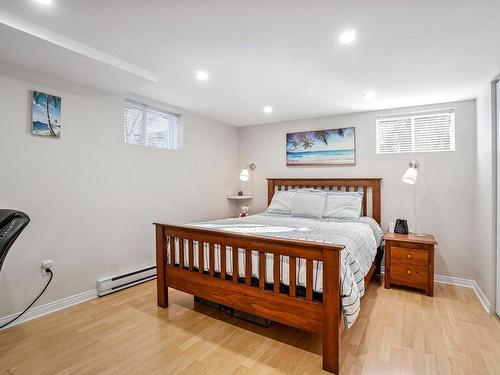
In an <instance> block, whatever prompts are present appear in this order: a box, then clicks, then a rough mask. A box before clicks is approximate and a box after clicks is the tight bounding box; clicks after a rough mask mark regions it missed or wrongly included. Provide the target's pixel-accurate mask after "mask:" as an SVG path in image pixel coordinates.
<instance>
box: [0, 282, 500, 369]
mask: <svg viewBox="0 0 500 375" xmlns="http://www.w3.org/2000/svg"><path fill="white" fill-rule="evenodd" d="M170 298H171V305H170V307H169V308H168V309H166V310H163V309H159V308H157V307H156V300H155V284H154V282H149V283H146V284H143V285H141V286H138V287H135V288H132V289H129V290H126V291H122V292H119V293H116V294H114V295H110V296H107V297H104V298H99V299H96V300H93V301H89V302H86V303H82V304H80V305H77V306H74V307H71V308H68V309H66V310H63V311H60V312H57V313H54V314H51V315H48V316H46V317H42V318H39V319H36V320H33V321H31V322H27V323H24V324H21V325H19V326H16V327H12V328H9V329H6V330H4V331H0V373H6V374H30V375H31V374H56V373H57V374H71V373H77V374H97V373H103V374H112V373H115V374H126V373H134V374H150V373H157V374H174V373H183V374H198V373H199V374H202V373H203V374H228V373H238V374H272V373H276V374H305V373H309V374H313V373H319V372H321V338H320V336H317V335H311V334H308V333H304V332H301V331H299V330H296V329H293V328H289V327H286V326H282V325H279V324H273V325H272V326H271V327H270V328H263V327H259V326H255V325H253V324H251V323H247V322H243V321H241V320H237V319H234V318H231V317H229V316H227V315H225V314H223V313H220V312H217V311H215V310H212V309H211V308H209V307H206V306H204V305H199V304H196V306H195V307H193V298H192V297H191V296H189V295H186V294H184V293H180V292H176V291H172V292H171V294H170ZM361 306H362V307H361V316H360V317H359V319H358V321H357V322H356V324H355V325H354V326H353V327H352V328H351V329H350V330H348V331H346V332H344V334H343V336H342V342H341V346H342V352H341V356H342V360H341V374H438V373H439V374H467V375H469V374H500V323H499V321H498V319H496V318H495V317H493V316H492V315H488V314H487V313H486V312H485V311H484V309H483V308H482V306H481V305H480V304H479V301H478V300H477V298H476V297H475V295H474V292H473V291H472V290H471V289H467V288H460V287H453V286H449V285H442V284H437V285H436V290H435V297H434V298H431V297H427V296H425V295H423V294H421V293H419V292H416V291H411V290H408V289H396V288H393V289H390V290H386V289H384V288H383V287H382V284H381V281H380V280H378V279H375V280H373V281H372V282H371V285H370V287H369V288H368V290H367V295H366V296H365V297H364V298H363V299H362V305H361ZM325 374H326V373H325Z"/></svg>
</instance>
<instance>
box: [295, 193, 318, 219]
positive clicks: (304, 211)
mask: <svg viewBox="0 0 500 375" xmlns="http://www.w3.org/2000/svg"><path fill="white" fill-rule="evenodd" d="M325 200H326V195H325V194H318V193H307V192H297V193H295V196H294V197H293V199H292V216H305V217H316V218H321V217H322V216H323V211H324V210H325Z"/></svg>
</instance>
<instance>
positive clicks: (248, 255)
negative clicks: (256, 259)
mask: <svg viewBox="0 0 500 375" xmlns="http://www.w3.org/2000/svg"><path fill="white" fill-rule="evenodd" d="M245 283H246V284H247V285H251V284H252V250H249V249H245Z"/></svg>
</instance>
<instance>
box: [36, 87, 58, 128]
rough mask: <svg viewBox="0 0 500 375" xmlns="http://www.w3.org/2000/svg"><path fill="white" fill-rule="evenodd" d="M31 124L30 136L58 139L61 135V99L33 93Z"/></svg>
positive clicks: (41, 93)
mask: <svg viewBox="0 0 500 375" xmlns="http://www.w3.org/2000/svg"><path fill="white" fill-rule="evenodd" d="M31 122H32V124H31V133H32V134H34V135H42V136H46V137H55V138H59V136H60V135H61V98H60V97H59V96H54V95H49V94H44V93H43V92H39V91H33V96H32V99H31Z"/></svg>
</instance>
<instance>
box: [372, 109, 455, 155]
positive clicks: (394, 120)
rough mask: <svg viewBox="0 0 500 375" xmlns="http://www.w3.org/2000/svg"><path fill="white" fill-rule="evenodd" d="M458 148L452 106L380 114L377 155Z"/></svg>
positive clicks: (378, 119) (453, 149)
mask: <svg viewBox="0 0 500 375" xmlns="http://www.w3.org/2000/svg"><path fill="white" fill-rule="evenodd" d="M435 151H455V110H454V109H451V108H447V109H439V110H435V111H426V112H416V113H411V114H402V115H387V116H378V117H377V154H391V153H404V152H435Z"/></svg>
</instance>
